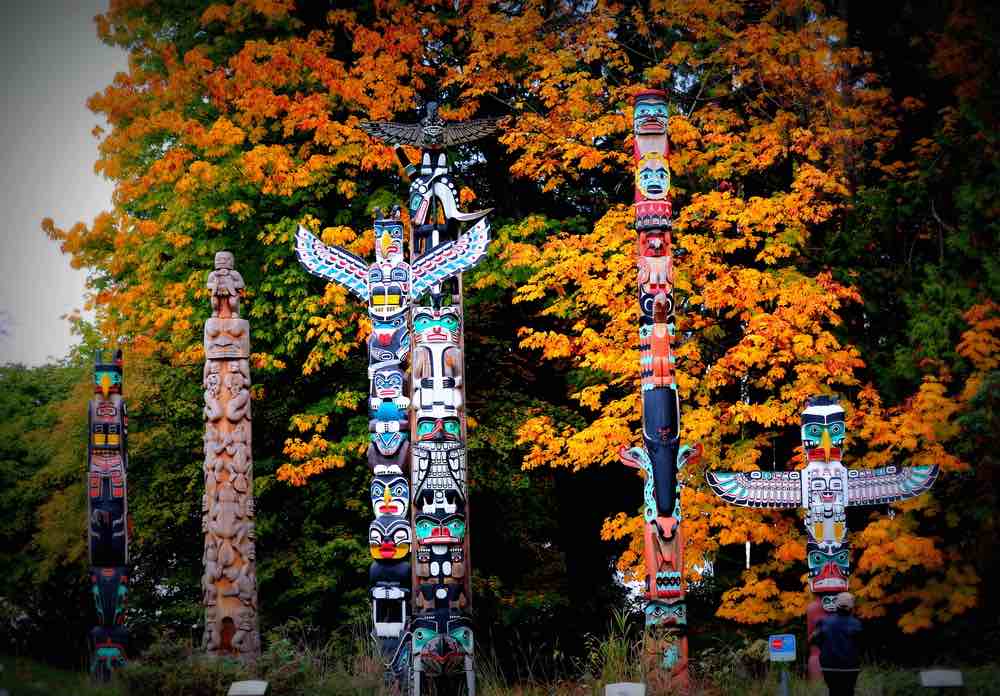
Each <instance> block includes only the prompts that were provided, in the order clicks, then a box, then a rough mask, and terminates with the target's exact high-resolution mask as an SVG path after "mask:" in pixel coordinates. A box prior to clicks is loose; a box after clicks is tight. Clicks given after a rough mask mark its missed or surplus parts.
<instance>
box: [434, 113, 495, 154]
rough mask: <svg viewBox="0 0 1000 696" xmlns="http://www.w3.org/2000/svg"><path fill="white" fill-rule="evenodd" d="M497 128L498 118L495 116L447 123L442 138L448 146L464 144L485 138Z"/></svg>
mask: <svg viewBox="0 0 1000 696" xmlns="http://www.w3.org/2000/svg"><path fill="white" fill-rule="evenodd" d="M496 129H497V119H495V118H477V119H476V120H474V121H458V122H454V123H445V125H444V134H443V137H442V139H443V140H444V145H445V146H446V147H448V146H451V145H462V144H464V143H471V142H473V141H474V140H479V139H480V138H485V137H486V136H487V135H489V134H490V133H492V132H493V131H495V130H496Z"/></svg>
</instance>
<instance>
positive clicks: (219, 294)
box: [202, 251, 260, 662]
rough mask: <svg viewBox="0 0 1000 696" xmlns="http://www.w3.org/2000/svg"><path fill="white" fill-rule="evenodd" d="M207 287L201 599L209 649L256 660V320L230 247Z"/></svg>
mask: <svg viewBox="0 0 1000 696" xmlns="http://www.w3.org/2000/svg"><path fill="white" fill-rule="evenodd" d="M205 284H206V287H207V288H208V290H209V293H210V295H209V301H210V304H211V308H212V314H211V316H210V317H209V318H208V320H207V321H206V322H205V332H204V347H205V367H204V370H203V372H202V385H203V387H204V390H205V391H204V399H205V406H204V409H203V415H204V419H205V437H204V448H205V449H204V452H205V460H204V467H203V473H204V481H205V493H204V495H203V496H202V531H203V533H204V535H205V538H204V552H203V555H202V562H203V569H204V572H203V574H202V598H203V603H204V605H205V633H204V636H203V639H202V645H203V647H204V649H205V651H206V652H207V653H208V654H209V655H213V656H220V657H221V656H233V657H237V658H239V659H240V660H242V661H245V662H251V661H253V660H255V659H256V658H257V657H258V656H259V654H260V637H259V631H258V628H257V571H256V568H257V564H256V559H257V554H256V548H255V547H256V531H255V522H254V518H255V509H254V498H253V448H252V425H251V423H252V421H251V419H252V413H251V392H250V387H251V380H250V323H249V322H248V321H247V320H246V319H242V318H240V301H241V298H242V295H243V293H244V292H245V290H246V284H245V282H244V280H243V276H242V275H240V273H239V272H238V271H237V270H236V268H235V258H234V256H233V254H232V253H231V252H229V251H220V252H218V253H216V255H215V263H214V269H213V270H212V271H210V272H209V273H208V277H207V278H206V283H205Z"/></svg>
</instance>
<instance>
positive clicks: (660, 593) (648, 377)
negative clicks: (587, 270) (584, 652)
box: [620, 90, 701, 693]
mask: <svg viewBox="0 0 1000 696" xmlns="http://www.w3.org/2000/svg"><path fill="white" fill-rule="evenodd" d="M668 115H669V113H668V107H667V101H666V93H665V92H662V91H660V90H644V91H642V92H639V93H638V94H636V96H635V98H634V102H633V133H634V136H635V140H634V157H635V229H636V232H637V233H638V245H637V251H638V263H637V265H638V285H639V293H638V294H639V351H640V355H639V362H640V373H639V374H640V380H641V384H642V439H643V446H642V447H632V448H622V450H621V452H620V456H621V459H622V462H623V463H624V464H626V465H627V466H631V467H635V468H637V469H639V470H640V471H641V472H642V473H643V475H644V478H645V487H644V489H643V497H644V507H643V520H644V521H643V524H644V529H645V533H644V534H645V543H644V549H643V553H644V560H645V566H646V579H645V588H644V593H643V596H644V598H645V600H646V604H645V626H646V628H645V633H644V638H643V662H644V668H645V672H646V680H647V682H648V684H649V687H650V688H651V689H652V690H653V691H654V692H656V693H659V692H660V691H663V690H666V689H675V690H676V689H684V688H686V687H687V684H688V667H687V664H688V651H687V634H686V631H687V605H686V603H685V600H684V589H685V585H684V535H683V531H682V528H681V502H680V490H679V486H678V480H677V472H678V471H679V470H680V469H681V467H682V466H683V465H684V463H686V462H690V461H693V460H694V458H695V457H697V456H698V455H699V454H700V452H701V450H700V447H699V446H695V447H682V446H681V445H680V401H679V399H678V395H677V382H676V380H675V378H674V356H673V350H672V343H673V341H674V295H673V284H674V266H673V251H672V248H671V239H670V227H671V221H670V217H671V213H672V209H671V205H670V200H669V198H668V196H667V194H668V191H669V190H670V170H669V168H668V164H667V154H668V151H669V149H668V147H669V146H668V142H667V118H668Z"/></svg>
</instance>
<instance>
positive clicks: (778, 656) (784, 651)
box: [767, 633, 795, 662]
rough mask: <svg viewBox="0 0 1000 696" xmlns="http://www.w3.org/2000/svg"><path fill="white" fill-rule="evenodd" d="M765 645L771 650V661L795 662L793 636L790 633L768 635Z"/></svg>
mask: <svg viewBox="0 0 1000 696" xmlns="http://www.w3.org/2000/svg"><path fill="white" fill-rule="evenodd" d="M767 647H768V648H769V649H770V652H771V662H795V636H794V635H792V634H791V633H782V634H779V635H776V636H770V637H769V638H768V639H767Z"/></svg>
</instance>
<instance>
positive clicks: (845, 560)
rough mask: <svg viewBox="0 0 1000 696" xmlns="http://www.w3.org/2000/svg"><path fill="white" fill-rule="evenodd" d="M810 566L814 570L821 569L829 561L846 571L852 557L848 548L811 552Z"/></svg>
mask: <svg viewBox="0 0 1000 696" xmlns="http://www.w3.org/2000/svg"><path fill="white" fill-rule="evenodd" d="M808 561H809V567H810V568H811V569H812V570H813V571H819V570H820V569H822V567H823V566H825V565H826V564H827V563H833V564H834V565H836V566H837V567H838V568H840V569H841V570H844V571H846V570H847V569H848V568H849V567H850V563H851V557H850V552H849V551H848V550H847V549H841V550H840V551H837V552H836V553H823V552H822V551H810V552H809V557H808Z"/></svg>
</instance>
